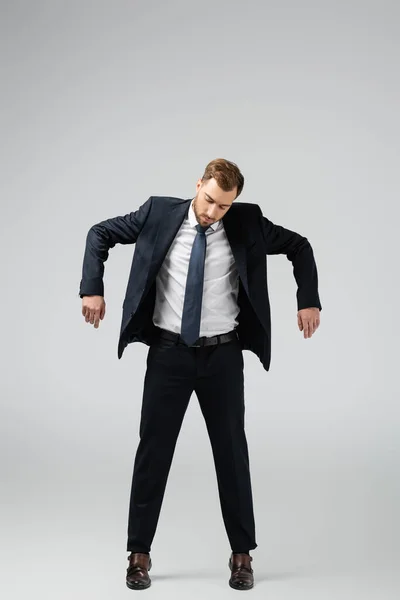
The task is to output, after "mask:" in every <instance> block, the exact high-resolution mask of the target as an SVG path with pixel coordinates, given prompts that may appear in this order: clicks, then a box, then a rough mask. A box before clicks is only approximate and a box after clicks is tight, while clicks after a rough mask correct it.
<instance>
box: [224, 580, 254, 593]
mask: <svg viewBox="0 0 400 600" xmlns="http://www.w3.org/2000/svg"><path fill="white" fill-rule="evenodd" d="M228 583H229V585H230V587H231V588H232V589H234V590H239V591H241V592H245V591H246V590H252V589H253V587H254V584H252V585H251V586H250V587H242V586H240V587H237V586H236V585H233V583H231V582H230V581H228Z"/></svg>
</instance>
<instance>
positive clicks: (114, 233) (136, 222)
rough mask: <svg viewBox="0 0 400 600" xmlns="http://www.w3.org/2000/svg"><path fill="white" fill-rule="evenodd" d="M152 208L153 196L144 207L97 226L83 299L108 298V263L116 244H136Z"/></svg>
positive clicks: (89, 241)
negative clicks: (105, 281)
mask: <svg viewBox="0 0 400 600" xmlns="http://www.w3.org/2000/svg"><path fill="white" fill-rule="evenodd" d="M151 205H152V196H151V197H150V198H149V199H148V200H147V201H146V202H145V203H144V204H142V206H140V208H139V209H138V210H137V211H135V212H131V213H129V214H127V215H125V216H120V217H114V218H112V219H107V220H105V221H101V222H100V223H97V224H95V225H93V226H92V227H91V228H90V229H89V231H88V234H87V236H86V248H85V253H84V257H83V267H82V279H81V282H80V289H79V296H80V297H81V298H82V297H83V296H93V295H96V296H104V283H103V275H104V263H105V261H106V260H107V258H108V251H109V249H110V248H113V247H114V246H115V244H134V243H135V242H136V240H137V238H138V236H139V234H140V232H141V231H142V229H143V226H144V224H145V222H146V219H147V217H148V215H149V212H150V209H151Z"/></svg>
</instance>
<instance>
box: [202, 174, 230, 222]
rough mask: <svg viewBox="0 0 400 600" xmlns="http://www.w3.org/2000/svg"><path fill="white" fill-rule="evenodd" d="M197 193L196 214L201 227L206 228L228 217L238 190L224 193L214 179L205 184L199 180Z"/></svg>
mask: <svg viewBox="0 0 400 600" xmlns="http://www.w3.org/2000/svg"><path fill="white" fill-rule="evenodd" d="M196 192H197V194H196V197H195V199H194V202H193V209H194V213H195V215H196V219H197V221H198V222H199V223H200V225H202V226H203V227H206V226H207V225H212V223H215V222H216V221H219V220H220V219H222V217H223V216H224V215H226V213H227V212H228V210H229V209H230V207H231V206H232V202H233V201H234V199H235V198H236V192H237V188H236V187H235V188H234V189H233V190H232V191H230V192H224V190H222V189H221V188H220V187H219V185H218V184H217V182H216V181H215V179H214V178H211V179H208V180H207V181H204V182H202V181H201V179H199V180H198V182H197V184H196Z"/></svg>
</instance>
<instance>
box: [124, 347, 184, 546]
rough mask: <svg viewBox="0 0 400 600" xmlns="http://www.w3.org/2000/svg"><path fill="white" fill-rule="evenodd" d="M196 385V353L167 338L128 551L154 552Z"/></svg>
mask: <svg viewBox="0 0 400 600" xmlns="http://www.w3.org/2000/svg"><path fill="white" fill-rule="evenodd" d="M194 381H195V359H194V353H193V350H191V349H190V348H185V347H184V346H176V345H174V343H173V342H168V341H165V340H161V341H159V342H157V343H156V344H154V345H153V346H151V347H150V350H149V354H148V358H147V371H146V376H145V381H144V390H143V402H142V410H141V421H140V430H139V433H140V442H139V445H138V448H137V452H136V457H135V462H134V469H133V477H132V488H131V497H130V506H129V519H128V542H127V550H128V551H131V552H150V548H151V543H152V540H153V537H154V534H155V531H156V527H157V523H158V519H159V514H160V510H161V505H162V501H163V497H164V492H165V488H166V483H167V478H168V474H169V471H170V467H171V462H172V458H173V454H174V450H175V446H176V441H177V438H178V434H179V431H180V429H181V425H182V421H183V417H184V415H185V412H186V409H187V406H188V403H189V399H190V396H191V394H192V392H193V388H194Z"/></svg>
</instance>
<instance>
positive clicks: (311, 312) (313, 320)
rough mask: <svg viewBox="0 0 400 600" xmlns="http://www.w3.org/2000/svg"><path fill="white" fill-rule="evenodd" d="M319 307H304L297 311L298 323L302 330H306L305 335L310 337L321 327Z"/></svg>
mask: <svg viewBox="0 0 400 600" xmlns="http://www.w3.org/2000/svg"><path fill="white" fill-rule="evenodd" d="M319 313H320V310H319V308H314V307H312V308H302V309H301V310H299V312H298V313H297V324H298V326H299V329H300V331H304V337H305V338H310V337H311V336H312V334H313V333H315V332H316V330H317V329H318V327H319V323H320V317H319Z"/></svg>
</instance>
